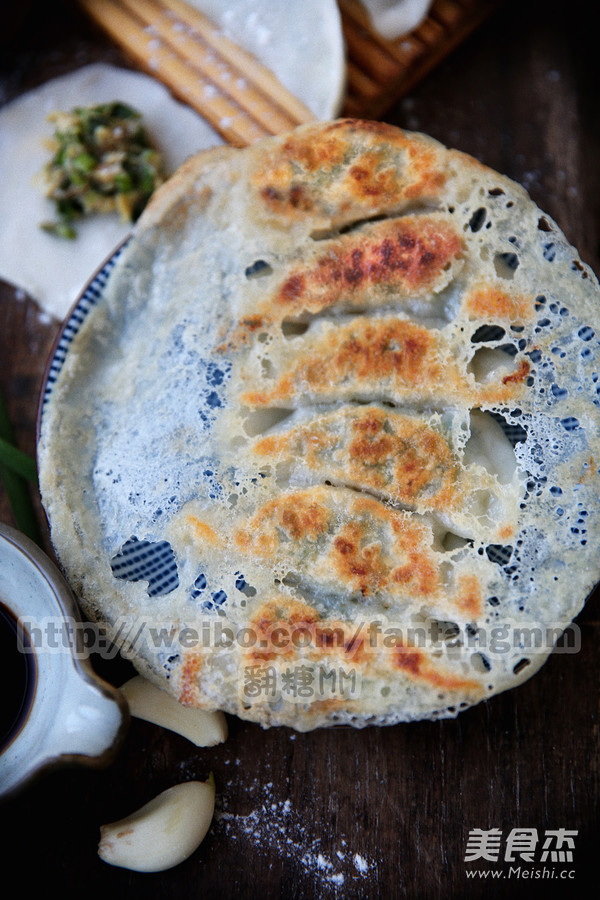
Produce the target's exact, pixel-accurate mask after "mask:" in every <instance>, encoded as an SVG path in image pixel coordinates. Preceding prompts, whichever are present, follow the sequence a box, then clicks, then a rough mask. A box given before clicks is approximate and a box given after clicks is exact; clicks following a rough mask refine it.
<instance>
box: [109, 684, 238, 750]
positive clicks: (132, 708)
mask: <svg viewBox="0 0 600 900" xmlns="http://www.w3.org/2000/svg"><path fill="white" fill-rule="evenodd" d="M121 693H122V694H123V695H124V696H125V699H126V700H127V703H128V705H129V712H130V713H131V715H132V716H135V718H137V719H144V720H145V721H147V722H152V723H153V724H154V725H160V726H162V727H163V728H168V729H169V730H170V731H175V732H177V734H181V735H183V737H185V738H187V739H188V740H189V741H192V743H194V744H196V746H197V747H214V746H215V744H221V743H223V741H224V740H226V738H227V719H226V718H225V714H224V713H223V712H221V710H216V711H214V712H208V711H207V710H204V709H194V708H192V707H190V706H183V704H181V703H179V701H178V700H176V699H175V697H172V696H171V695H170V694H167V693H166V691H163V690H161V688H158V687H156V686H155V685H153V684H152V683H151V682H150V681H148V680H147V679H146V678H144V677H143V676H142V675H135V676H134V677H133V678H131V679H130V680H129V681H126V682H125V684H124V685H122V686H121Z"/></svg>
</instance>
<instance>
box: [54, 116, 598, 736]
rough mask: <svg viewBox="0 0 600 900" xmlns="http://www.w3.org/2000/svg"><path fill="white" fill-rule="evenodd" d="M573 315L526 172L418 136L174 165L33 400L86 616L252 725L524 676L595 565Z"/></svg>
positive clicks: (583, 593) (269, 149)
mask: <svg viewBox="0 0 600 900" xmlns="http://www.w3.org/2000/svg"><path fill="white" fill-rule="evenodd" d="M599 309H600V289H599V286H598V282H597V280H596V278H595V276H594V275H593V273H592V272H591V271H590V270H589V268H588V267H586V266H585V265H583V264H582V262H581V261H580V259H579V257H578V255H577V253H576V251H575V250H574V249H573V248H572V247H571V246H569V244H568V243H567V241H566V240H565V238H564V236H563V235H562V234H561V233H560V231H559V229H558V228H557V226H556V225H555V224H554V223H553V222H552V221H551V220H550V219H549V217H548V216H546V215H544V214H543V213H542V212H541V211H540V210H539V209H538V208H537V207H536V206H535V204H534V203H533V202H532V201H531V199H530V198H529V197H528V196H527V194H526V192H525V191H524V190H523V188H521V187H520V186H518V185H517V184H515V183H514V182H512V181H510V180H508V179H507V178H505V177H503V176H501V175H499V174H498V173H496V172H493V171H491V170H490V169H488V168H486V167H485V166H483V165H481V164H480V163H479V162H477V161H476V160H474V159H472V158H470V157H468V156H465V155H464V154H462V153H459V152H456V151H453V150H448V149H446V148H445V147H443V146H441V145H440V144H439V143H437V142H436V141H434V140H433V139H431V138H429V137H427V136H425V135H422V134H415V133H408V132H404V131H401V130H399V129H396V128H392V127H391V126H388V125H385V124H382V123H378V122H362V121H354V120H336V121H332V122H325V123H317V124H311V125H306V126H302V127H301V128H298V129H297V130H296V131H295V132H293V133H291V134H286V135H282V136H278V137H274V138H269V139H267V140H265V141H261V142H259V143H257V144H255V145H253V146H252V147H249V148H246V149H244V150H234V149H232V148H219V149H217V150H213V151H209V152H206V153H202V154H198V155H197V156H195V157H192V158H191V159H190V160H188V162H186V163H185V165H184V166H182V167H181V169H180V170H179V171H178V172H177V173H176V174H175V176H173V178H171V179H170V180H169V181H168V182H167V183H166V184H165V185H164V186H163V187H162V188H161V189H160V190H159V191H158V192H157V194H156V195H155V196H154V197H153V199H152V201H151V202H150V204H149V206H148V207H147V209H146V210H145V212H144V214H143V215H142V217H141V218H140V220H139V222H138V223H137V225H136V226H135V229H134V231H133V234H132V237H131V239H130V241H129V242H128V244H127V246H126V247H125V249H124V250H123V251H122V253H121V255H120V256H119V258H118V260H117V261H116V263H115V265H114V268H113V269H112V270H111V271H110V274H109V275H108V279H107V284H106V286H105V287H104V288H103V289H102V291H101V295H100V297H99V299H98V300H97V302H96V300H94V302H93V303H92V304H91V309H90V311H89V312H88V311H87V309H86V314H85V317H84V321H83V324H82V325H81V327H79V326H77V329H76V331H77V333H76V335H75V336H74V337H73V339H72V340H71V341H70V343H69V346H68V353H67V355H66V362H65V364H64V365H62V367H60V372H59V374H58V376H57V379H56V381H55V382H54V383H53V385H52V390H51V393H50V395H49V398H48V402H47V403H46V406H45V409H44V415H43V419H42V429H41V439H40V445H39V462H40V479H41V487H42V493H43V501H44V505H45V508H46V510H47V512H48V517H49V521H50V525H51V530H52V539H53V541H54V544H55V547H56V550H57V553H58V556H59V558H60V560H61V563H62V564H63V566H64V568H65V571H66V573H67V576H68V577H69V579H70V581H71V583H72V584H73V586H74V588H75V589H76V591H77V593H78V595H79V597H80V599H81V603H82V606H83V608H84V610H85V611H86V612H87V614H88V615H89V616H90V617H91V618H92V619H94V620H95V621H97V622H98V623H99V624H100V625H101V626H102V628H103V629H105V630H106V631H107V633H108V634H109V635H111V636H112V637H113V638H114V639H115V640H116V641H117V643H118V644H119V646H121V647H122V649H123V652H128V653H129V654H130V655H131V656H132V658H133V660H134V663H135V665H136V666H137V667H138V669H139V670H140V672H142V673H143V674H145V675H146V676H147V677H148V678H150V679H151V680H152V681H153V682H154V683H156V684H158V685H161V686H163V687H164V688H165V689H166V690H168V691H170V692H171V693H172V694H173V695H174V696H176V697H177V698H178V699H179V700H180V701H181V702H182V703H185V704H189V705H196V706H200V707H203V708H206V709H215V708H219V709H223V710H225V711H227V712H229V713H232V714H235V715H238V716H241V717H242V718H245V719H249V720H252V721H256V722H259V723H261V724H262V725H264V726H271V725H278V724H284V725H290V726H292V727H294V728H296V729H299V730H309V729H312V728H316V727H320V726H328V725H333V724H336V723H347V724H352V725H355V726H357V727H360V726H364V725H367V724H370V723H377V724H391V723H395V722H402V721H404V722H405V721H410V720H414V719H422V718H436V717H443V716H453V715H456V714H457V713H458V712H459V711H460V710H461V709H464V708H466V707H467V706H470V705H472V704H474V703H478V702H479V701H481V700H483V699H485V698H487V697H490V696H492V695H493V694H496V693H498V692H500V691H503V690H506V689H507V688H511V687H514V686H515V685H517V684H519V683H521V682H522V681H524V680H525V679H526V678H529V677H530V676H531V675H532V674H533V673H534V672H535V671H536V670H537V669H538V668H539V667H540V666H541V665H542V663H543V662H544V660H545V659H546V658H547V656H548V654H549V653H550V652H551V650H552V649H553V646H554V644H555V642H556V641H557V640H559V639H560V638H561V635H563V632H564V631H565V629H567V627H568V626H569V625H570V623H571V622H572V620H573V619H574V617H575V616H576V615H577V613H578V612H579V611H580V610H581V608H582V606H583V604H584V602H585V599H586V597H587V595H588V593H589V592H590V590H591V589H592V587H593V586H594V585H595V583H596V582H597V581H598V580H600V552H599V551H600V546H599V545H600V526H599V523H598V515H599V514H600V504H599V503H598V493H599V491H598V485H599V481H598V462H597V461H598V460H600V446H599V443H600V410H599V399H598V389H597V382H598V372H597V360H598V349H599V348H598V338H597V337H596V334H597V333H598V329H599V326H600V313H599ZM565 664H567V663H566V662H565Z"/></svg>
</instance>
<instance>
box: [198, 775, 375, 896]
mask: <svg viewBox="0 0 600 900" xmlns="http://www.w3.org/2000/svg"><path fill="white" fill-rule="evenodd" d="M257 790H260V793H261V799H260V802H259V803H258V804H257V805H256V807H255V809H254V810H253V811H252V812H250V813H248V814H247V815H238V814H236V813H235V812H232V811H231V810H230V809H229V808H228V806H229V804H228V801H227V798H226V797H224V796H221V798H220V804H221V806H220V808H218V809H217V810H216V811H215V818H214V827H215V829H217V830H225V831H226V832H227V837H228V839H229V840H234V841H239V842H243V843H246V844H248V843H249V844H252V846H253V847H254V848H257V849H259V850H260V851H261V852H262V853H264V854H265V855H268V856H269V857H273V856H276V857H277V858H279V859H293V860H294V861H295V862H296V863H298V864H299V865H301V866H302V867H303V868H304V869H305V870H306V871H307V872H311V873H312V874H313V875H316V876H317V877H318V878H319V880H320V881H321V884H322V886H323V887H330V888H331V889H333V890H336V889H337V888H343V887H344V886H346V887H347V886H348V885H349V884H350V883H352V882H355V883H356V882H359V881H361V880H362V879H365V878H367V877H368V876H369V875H370V874H374V872H375V870H376V863H375V862H373V861H370V860H368V859H366V858H365V856H363V855H361V854H359V853H354V852H351V851H350V850H349V849H348V842H347V840H346V839H345V838H339V839H338V844H339V847H338V849H336V850H335V851H334V854H333V856H329V855H328V854H327V852H326V850H325V848H324V847H323V841H322V840H321V838H314V837H312V836H311V834H310V832H309V830H308V829H307V827H306V824H305V822H306V820H305V817H304V816H300V815H298V814H297V813H296V812H295V810H294V809H293V808H292V804H291V801H290V800H289V799H287V800H283V801H282V800H280V799H278V798H277V797H276V796H275V794H274V789H273V783H272V782H268V783H267V784H265V785H259V783H258V782H255V783H254V784H253V785H252V791H251V793H254V792H255V791H257Z"/></svg>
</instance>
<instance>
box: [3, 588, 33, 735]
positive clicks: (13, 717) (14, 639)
mask: <svg viewBox="0 0 600 900" xmlns="http://www.w3.org/2000/svg"><path fill="white" fill-rule="evenodd" d="M25 651H27V652H25ZM36 672H37V667H36V662H35V654H34V653H33V652H32V646H31V641H30V638H29V635H28V634H27V631H26V630H25V628H23V626H19V625H18V623H17V619H16V618H15V616H14V614H13V612H12V611H11V610H10V609H9V608H8V607H7V606H6V605H5V604H4V603H2V602H1V601H0V750H3V749H4V748H5V747H6V746H7V745H8V744H9V743H10V742H11V740H12V739H13V738H14V737H15V736H16V734H17V733H18V730H19V725H20V724H21V723H22V721H23V720H24V717H25V714H26V712H27V710H28V709H29V707H30V705H31V701H32V699H33V694H34V692H35V683H36Z"/></svg>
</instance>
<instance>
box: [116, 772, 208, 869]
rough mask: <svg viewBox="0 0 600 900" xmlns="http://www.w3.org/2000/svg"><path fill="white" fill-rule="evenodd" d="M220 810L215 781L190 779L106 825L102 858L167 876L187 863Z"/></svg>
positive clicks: (131, 867)
mask: <svg viewBox="0 0 600 900" xmlns="http://www.w3.org/2000/svg"><path fill="white" fill-rule="evenodd" d="M214 810H215V783H214V779H213V778H212V776H211V778H209V780H208V781H185V782H183V783H182V784H176V785H175V786H174V787H171V788H168V789H167V790H166V791H163V792H162V794H158V795H157V796H156V797H154V798H153V799H152V800H150V801H149V802H148V803H146V804H145V805H144V806H142V807H141V809H138V810H137V812H134V813H132V814H131V815H130V816H127V817H126V818H124V819H120V820H119V821H118V822H112V823H110V824H108V825H102V826H101V828H100V843H99V844H98V855H99V857H100V859H102V860H104V862H106V863H109V865H111V866H120V867H121V868H123V869H132V870H133V871H134V872H161V871H163V870H164V869H171V868H172V867H173V866H177V865H179V863H181V862H183V861H184V859H187V858H188V856H190V855H191V854H192V853H193V852H194V850H195V849H196V848H197V847H198V846H199V845H200V844H201V842H202V841H203V839H204V837H205V835H206V833H207V831H208V829H209V828H210V823H211V822H212V818H213V813H214Z"/></svg>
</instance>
